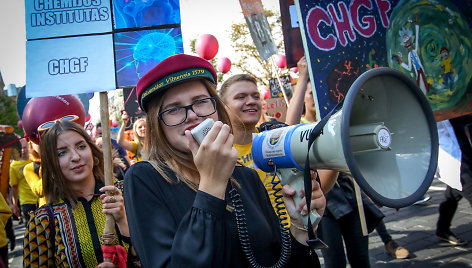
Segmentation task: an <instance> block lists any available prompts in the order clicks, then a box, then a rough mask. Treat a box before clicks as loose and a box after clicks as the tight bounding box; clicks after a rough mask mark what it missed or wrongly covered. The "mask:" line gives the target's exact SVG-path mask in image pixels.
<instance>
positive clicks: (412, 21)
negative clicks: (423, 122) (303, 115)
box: [295, 0, 472, 121]
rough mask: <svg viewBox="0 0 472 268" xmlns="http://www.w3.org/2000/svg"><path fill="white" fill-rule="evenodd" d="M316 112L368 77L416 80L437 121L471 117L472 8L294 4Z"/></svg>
mask: <svg viewBox="0 0 472 268" xmlns="http://www.w3.org/2000/svg"><path fill="white" fill-rule="evenodd" d="M295 4H296V7H297V12H298V17H299V18H300V22H301V23H300V29H301V33H302V39H303V44H304V50H305V55H306V56H307V59H308V66H309V70H310V78H311V83H312V88H313V89H314V97H315V99H316V106H317V109H318V114H319V115H320V116H321V118H322V117H324V116H325V115H326V114H328V113H329V111H330V110H331V109H332V108H333V107H334V106H335V105H336V104H337V103H338V102H339V101H340V100H341V99H342V98H343V97H345V96H346V94H347V92H348V90H349V88H350V86H351V84H352V83H353V82H354V81H355V80H356V78H357V77H359V76H360V75H361V74H362V73H363V72H365V71H367V70H369V69H371V68H375V67H380V66H386V67H391V68H395V69H398V70H400V71H402V72H403V73H405V74H406V75H407V76H408V77H411V79H412V80H413V81H415V83H416V84H417V86H418V88H420V89H421V90H422V91H423V93H424V94H425V95H426V97H427V99H428V100H429V102H430V105H431V108H432V110H433V111H434V114H435V117H436V120H437V121H441V120H444V119H448V118H453V117H457V116H460V115H463V114H467V113H470V112H472V95H470V93H471V92H472V82H471V81H472V69H471V68H470V66H472V53H471V51H472V41H471V40H472V33H471V26H472V24H471V16H472V3H471V2H470V1H461V0H450V1H449V0H362V1H361V0H338V1H328V0H320V1H310V0H296V1H295Z"/></svg>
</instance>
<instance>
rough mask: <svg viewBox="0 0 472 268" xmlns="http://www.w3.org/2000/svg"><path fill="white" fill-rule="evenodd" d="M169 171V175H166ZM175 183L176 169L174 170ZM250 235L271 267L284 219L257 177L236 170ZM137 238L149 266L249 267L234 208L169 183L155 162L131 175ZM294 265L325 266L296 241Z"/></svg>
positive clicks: (130, 205) (130, 209) (129, 194)
mask: <svg viewBox="0 0 472 268" xmlns="http://www.w3.org/2000/svg"><path fill="white" fill-rule="evenodd" d="M166 172H167V171H166ZM168 174H169V175H170V177H171V178H173V179H175V175H174V173H173V172H172V171H170V170H168ZM233 177H234V178H235V179H236V180H237V181H238V183H239V184H240V188H237V191H238V193H239V194H240V196H241V200H242V203H243V206H244V211H245V215H246V219H247V221H246V222H247V226H248V233H249V237H250V241H251V245H252V250H253V251H254V252H255V257H256V259H257V262H258V263H259V264H260V265H264V266H271V265H273V264H275V263H276V262H277V260H278V259H279V257H280V252H281V238H280V233H279V232H280V231H279V222H278V218H277V216H276V214H275V212H274V210H273V208H272V206H271V203H270V200H269V197H268V195H267V192H266V189H265V188H264V186H263V184H262V182H261V181H260V179H259V177H258V175H257V173H256V172H255V171H254V170H252V169H249V168H245V167H236V168H235V170H234V172H233ZM125 189H126V190H125V194H124V195H125V200H126V203H125V205H126V213H127V216H128V222H129V226H130V233H131V240H132V242H133V245H134V247H135V248H136V251H137V253H138V255H139V257H140V259H141V263H142V265H143V267H249V264H248V262H247V260H246V258H245V256H244V253H243V251H242V249H241V245H240V242H239V238H238V233H237V227H236V223H235V218H234V213H232V212H229V210H227V208H226V206H227V204H230V200H229V197H228V192H229V190H230V184H228V189H227V191H226V200H221V199H219V198H216V197H214V196H212V195H209V194H207V193H205V192H202V191H197V192H195V191H193V190H192V189H190V188H189V187H188V186H187V185H186V184H184V183H175V184H171V183H168V182H167V181H166V180H165V179H164V178H163V177H162V176H161V175H160V174H159V173H158V172H157V171H156V170H155V169H154V168H153V167H152V166H151V165H150V164H149V163H147V162H138V163H136V164H135V165H133V166H132V167H131V168H130V169H129V170H128V172H127V173H126V176H125ZM291 255H292V256H291V259H290V261H291V262H290V265H289V267H319V261H318V257H317V256H316V254H315V256H314V257H312V256H310V252H309V249H308V247H305V246H303V245H301V244H299V243H298V242H296V240H295V239H293V237H292V254H291Z"/></svg>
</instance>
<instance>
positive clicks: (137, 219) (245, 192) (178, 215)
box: [124, 54, 325, 267]
mask: <svg viewBox="0 0 472 268" xmlns="http://www.w3.org/2000/svg"><path fill="white" fill-rule="evenodd" d="M216 81H217V77H216V72H215V69H214V68H213V66H212V65H211V64H210V63H209V62H208V61H206V60H204V59H202V58H199V57H195V56H191V55H185V54H177V55H174V56H171V57H168V58H166V59H165V60H163V61H162V62H161V63H159V64H158V65H157V66H155V67H154V68H153V69H151V70H150V71H149V72H148V73H147V74H146V75H144V76H143V77H142V78H141V79H140V80H139V82H138V84H137V99H138V103H139V105H140V106H141V109H142V110H143V111H145V112H146V122H147V124H148V128H147V134H146V146H145V148H146V150H147V154H148V157H149V160H148V161H141V162H138V163H136V164H135V165H133V166H131V167H130V169H129V170H128V172H127V173H126V175H125V188H126V191H125V193H124V194H125V199H126V203H125V206H126V212H127V214H128V220H129V226H130V234H131V240H132V242H133V245H135V246H136V251H137V253H138V255H139V257H140V259H141V263H142V265H143V266H144V267H164V266H165V267H251V266H252V267H257V265H264V266H271V265H274V264H277V265H279V267H283V266H285V267H317V266H319V261H318V258H317V257H316V255H315V257H313V255H310V248H309V247H308V246H307V245H306V240H307V238H308V236H307V233H306V232H305V231H302V230H297V229H294V230H291V231H290V233H289V232H288V231H286V230H283V232H281V228H280V226H279V219H278V217H277V215H276V214H275V212H274V210H273V209H272V206H271V203H270V199H269V197H268V195H267V192H266V190H265V188H264V185H263V184H262V183H261V181H260V180H259V177H258V175H257V173H256V172H255V171H254V170H252V169H249V168H246V167H244V166H242V165H241V164H238V163H237V156H238V154H237V151H236V149H235V148H233V139H234V137H233V134H232V130H231V122H230V119H229V115H228V112H227V111H226V109H225V105H224V104H223V102H222V101H221V99H220V98H219V97H218V95H217V92H216ZM207 118H211V119H213V120H214V121H215V123H214V125H213V126H212V128H211V129H210V130H209V131H208V133H207V135H206V136H205V138H204V139H203V140H202V141H201V144H200V145H199V144H198V143H197V141H196V140H195V139H194V138H193V136H192V134H191V133H190V131H191V130H192V129H194V128H195V127H196V126H197V125H199V124H200V123H202V122H203V121H204V120H205V119H207ZM286 203H287V206H288V208H289V209H288V211H289V213H294V211H296V209H295V206H294V205H293V199H292V198H291V196H289V195H288V194H287V195H286ZM311 207H312V208H313V209H316V210H317V212H318V213H319V214H322V213H323V210H324V207H325V200H324V197H323V194H322V192H321V190H320V189H319V187H318V188H314V190H313V192H312V200H311ZM294 214H295V213H294ZM291 216H292V217H293V220H295V221H297V223H298V224H300V225H302V222H301V219H300V217H299V216H294V215H291Z"/></svg>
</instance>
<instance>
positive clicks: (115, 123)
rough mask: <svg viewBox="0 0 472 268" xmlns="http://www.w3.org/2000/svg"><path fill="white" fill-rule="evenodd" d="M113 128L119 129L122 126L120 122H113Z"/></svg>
mask: <svg viewBox="0 0 472 268" xmlns="http://www.w3.org/2000/svg"><path fill="white" fill-rule="evenodd" d="M111 125H112V126H113V127H118V126H119V125H120V122H118V121H116V120H113V122H112V124H111Z"/></svg>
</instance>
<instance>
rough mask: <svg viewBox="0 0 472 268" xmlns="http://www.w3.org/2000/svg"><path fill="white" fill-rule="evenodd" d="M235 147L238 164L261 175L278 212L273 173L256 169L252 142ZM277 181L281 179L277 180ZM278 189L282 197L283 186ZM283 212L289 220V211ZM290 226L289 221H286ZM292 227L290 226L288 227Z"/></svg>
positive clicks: (278, 186) (235, 145) (279, 185)
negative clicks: (273, 187)
mask: <svg viewBox="0 0 472 268" xmlns="http://www.w3.org/2000/svg"><path fill="white" fill-rule="evenodd" d="M233 147H234V148H236V151H238V162H240V163H241V164H243V165H244V166H245V167H248V168H252V169H254V170H255V171H256V172H257V174H258V175H259V178H260V179H261V181H262V183H263V184H264V187H265V188H266V190H267V193H268V194H269V198H270V202H271V203H272V207H273V208H274V210H275V211H276V212H277V210H276V207H275V205H276V204H275V196H274V192H275V191H274V190H273V189H272V185H273V184H272V177H273V176H274V174H273V173H266V172H264V171H262V170H260V169H256V168H254V161H253V159H252V152H251V149H252V142H251V143H249V144H245V145H239V144H233ZM275 179H276V180H277V181H278V180H279V178H277V177H276V178H275ZM276 188H277V189H280V192H279V194H280V195H282V185H281V184H278V185H277V187H276ZM280 201H282V199H280ZM282 211H283V212H285V213H286V215H287V219H289V216H288V213H287V211H286V210H285V209H284V210H282ZM286 222H287V223H288V224H289V221H286ZM288 226H290V225H288Z"/></svg>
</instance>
